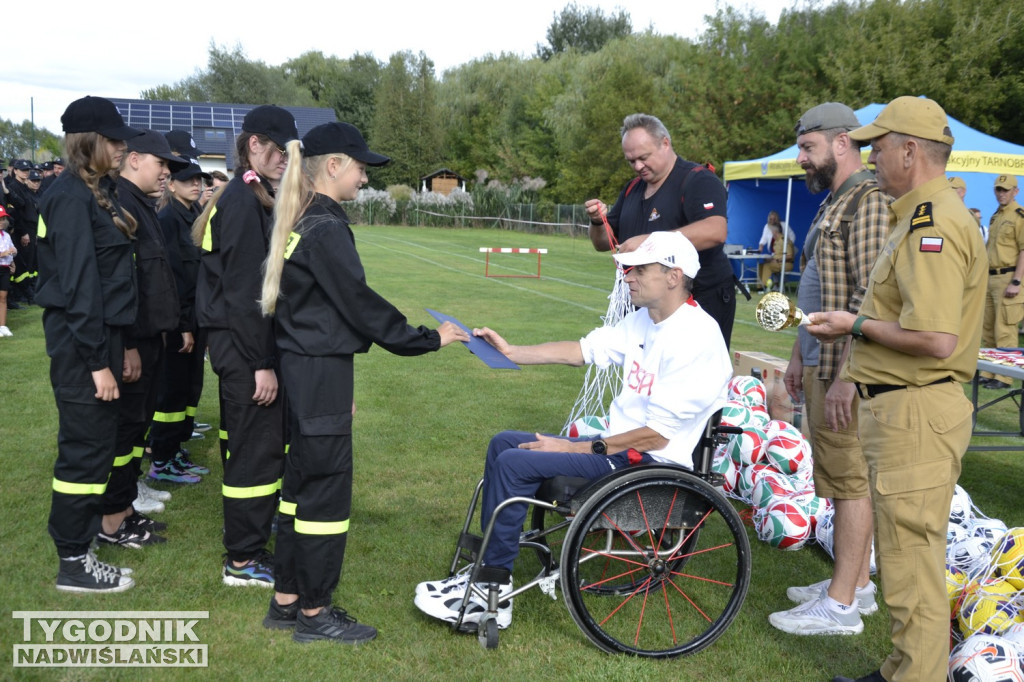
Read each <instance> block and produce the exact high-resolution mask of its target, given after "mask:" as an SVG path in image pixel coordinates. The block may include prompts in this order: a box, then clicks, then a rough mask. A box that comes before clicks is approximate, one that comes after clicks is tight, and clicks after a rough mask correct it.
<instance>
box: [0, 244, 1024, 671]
mask: <svg viewBox="0 0 1024 682" xmlns="http://www.w3.org/2000/svg"><path fill="white" fill-rule="evenodd" d="M356 238H357V241H358V245H359V249H360V254H361V256H362V258H363V262H364V264H365V266H366V270H367V276H368V279H369V281H370V284H371V285H372V286H374V287H375V288H376V289H377V290H378V291H379V292H380V293H382V294H383V295H384V296H386V297H387V298H388V299H389V300H391V301H392V302H393V303H394V304H396V305H397V306H398V307H399V308H401V309H402V310H403V311H405V312H406V314H407V315H408V317H409V319H410V321H411V322H412V323H413V324H426V325H430V326H433V325H434V324H435V323H434V321H433V319H432V318H431V317H430V316H429V315H428V314H427V313H426V312H425V311H424V308H433V309H436V310H439V311H441V312H444V313H447V314H449V315H453V316H455V317H457V318H458V319H459V320H461V321H462V322H464V323H465V324H467V325H469V326H471V327H472V326H483V325H487V326H490V327H493V328H495V329H497V330H498V331H499V332H501V333H503V334H504V335H505V336H506V337H507V338H508V339H509V340H510V341H511V342H512V343H533V342H540V341H546V340H554V339H574V338H578V337H580V336H582V335H583V334H585V333H586V332H588V331H589V330H590V329H591V328H593V327H594V326H596V325H599V324H600V323H601V320H600V317H601V315H602V314H603V313H604V312H605V309H606V307H607V298H606V297H607V292H608V290H609V287H610V284H611V280H612V274H613V271H612V265H611V261H610V258H609V256H608V255H607V254H597V253H595V252H594V251H593V250H592V249H591V247H590V244H589V241H587V240H585V239H576V240H573V239H570V238H568V237H561V236H540V235H523V234H518V233H513V232H504V231H495V230H486V231H484V230H444V229H435V228H399V227H387V228H357V229H356ZM481 246H487V247H504V246H507V247H533V248H547V249H548V254H547V255H545V256H543V263H542V274H543V276H542V278H540V279H533V278H494V277H491V278H484V276H483V274H484V254H481V253H479V252H478V248H479V247H481ZM535 271H536V259H535V257H534V256H529V255H515V256H510V255H497V256H492V258H491V273H492V274H494V273H496V272H497V273H506V274H533V273H535ZM753 308H754V303H753V302H746V301H744V300H742V299H741V301H740V306H739V311H738V313H737V323H736V329H735V332H734V336H733V344H732V347H733V349H734V350H759V351H763V352H768V353H771V354H774V355H777V356H780V357H788V351H789V348H790V345H791V344H792V341H793V332H791V331H785V332H781V333H777V334H771V333H768V332H764V331H762V330H760V328H758V327H757V326H756V325H755V324H754V322H753V319H754V316H753ZM40 312H41V311H40V310H39V309H38V308H29V309H26V310H21V311H13V312H12V313H11V315H10V318H9V323H8V324H9V326H10V328H11V329H12V330H13V331H14V333H15V336H14V337H13V338H11V339H3V340H2V341H0V350H2V351H3V359H2V361H0V362H2V364H0V367H2V368H3V377H4V383H5V387H6V397H7V400H5V401H4V410H3V418H2V424H3V428H2V437H0V456H2V460H0V461H2V474H0V476H2V490H3V495H2V496H0V511H2V518H3V519H4V522H3V524H2V526H0V542H2V548H3V549H2V551H0V576H3V578H4V580H3V583H2V585H3V587H2V588H0V604H2V608H3V610H4V612H3V614H2V617H0V642H2V647H0V678H3V679H9V678H18V679H68V680H78V679H95V680H106V679H132V680H135V679H140V678H141V679H148V678H151V677H152V678H158V677H159V678H173V679H177V678H184V677H185V676H186V674H193V673H185V672H183V671H182V670H170V669H151V670H146V669H143V670H141V671H140V670H125V669H117V670H115V669H92V670H89V669H84V668H83V669H55V670H49V671H48V670H39V669H34V670H33V669H28V670H26V669H13V668H12V667H11V664H12V647H13V644H15V643H18V642H21V641H22V638H21V629H20V621H15V620H14V619H13V618H12V617H11V612H12V611H16V610H21V611H29V610H32V611H39V610H136V611H140V610H146V611H181V610H206V611H209V613H210V618H209V620H208V621H205V622H203V623H200V625H199V626H198V627H197V629H196V632H197V634H199V636H200V638H201V640H202V642H203V643H205V644H208V645H209V660H210V667H209V668H208V669H205V670H199V671H198V674H199V675H200V676H205V677H206V678H209V679H245V678H249V679H282V680H283V679H336V678H339V677H340V679H352V680H385V679H386V680H391V679H397V680H435V679H436V680H464V679H465V680H495V679H510V678H512V677H515V678H516V679H521V680H529V679H548V678H550V679H610V680H633V679H636V680H640V679H664V678H666V677H667V676H671V677H672V678H678V679H713V680H787V681H799V680H809V681H810V680H824V679H830V678H831V676H832V675H834V674H838V673H842V674H848V675H851V674H852V675H854V676H856V675H861V674H864V673H867V672H868V671H870V670H873V669H875V668H876V667H877V666H878V664H879V663H880V662H881V660H882V659H883V657H884V656H885V655H886V653H887V652H888V650H889V645H888V636H887V631H888V622H887V614H886V611H885V609H884V607H883V608H882V610H881V611H880V613H879V614H878V615H875V616H871V617H869V618H867V619H866V623H865V625H866V628H865V632H864V634H863V635H861V636H858V637H847V638H825V637H815V638H799V637H795V636H789V635H784V634H782V633H780V632H777V631H776V630H774V629H773V628H771V626H769V625H768V623H767V616H768V614H769V613H770V612H772V611H775V610H779V609H782V608H788V606H789V603H788V601H787V599H786V597H785V588H786V587H787V586H788V585H790V584H793V583H807V582H812V581H816V580H819V579H821V578H823V577H825V576H827V575H828V574H829V565H830V564H829V560H828V557H827V555H825V554H824V553H823V552H821V551H820V550H818V549H817V548H814V547H810V548H806V549H803V550H801V551H797V552H781V551H778V550H773V549H770V548H769V547H768V546H767V545H765V544H763V543H761V542H759V541H758V540H757V539H756V535H755V534H754V533H753V532H752V531H750V532H749V535H750V538H751V545H752V551H753V572H752V582H751V588H750V592H749V595H748V597H747V601H746V604H745V605H744V608H743V610H742V611H741V613H740V615H739V616H738V618H737V619H736V621H735V622H734V624H733V626H732V627H731V628H730V630H729V631H728V632H727V633H726V634H725V635H724V636H723V637H722V638H721V639H720V640H719V641H718V642H717V643H716V644H714V645H713V646H712V647H710V648H709V649H707V650H705V651H704V652H701V653H699V654H697V655H695V656H692V657H689V658H681V659H675V660H671V661H651V660H642V659H634V658H627V657H622V656H613V655H608V654H604V653H601V652H600V651H599V650H598V649H597V648H596V647H594V646H593V645H591V644H590V643H589V641H588V640H587V639H586V638H585V637H584V635H583V634H582V633H581V632H580V631H579V630H578V629H577V627H576V625H575V624H574V622H573V621H572V619H571V618H570V616H569V614H568V612H567V610H566V608H565V605H564V603H562V600H561V595H559V601H558V602H552V601H551V600H550V599H549V598H547V597H546V596H544V595H543V594H542V593H540V592H539V591H537V590H534V591H532V592H529V593H526V594H524V595H523V596H522V597H521V598H517V600H516V607H515V617H514V619H513V626H512V627H511V628H510V629H508V630H506V631H503V632H502V634H501V640H500V645H499V647H498V649H497V650H494V651H486V650H484V649H482V648H481V647H480V646H479V645H478V644H477V641H476V638H475V637H471V636H465V635H455V634H453V633H451V632H450V631H449V630H448V628H447V627H446V626H444V625H442V624H440V623H439V622H437V621H432V620H430V619H429V618H427V617H425V616H423V615H422V614H420V612H419V611H418V610H417V609H416V608H415V607H414V606H413V603H412V596H413V587H414V585H415V584H416V583H417V582H419V581H421V580H426V579H432V578H437V577H441V576H442V575H443V574H444V573H445V571H446V570H447V564H448V561H449V559H450V556H451V551H452V547H453V542H454V539H455V534H456V533H457V531H458V526H459V524H460V523H461V519H462V516H463V515H464V513H465V507H466V504H467V502H468V500H469V495H470V493H471V490H472V487H473V485H474V484H475V483H476V481H477V480H478V478H479V476H480V472H481V467H482V459H483V454H484V449H485V447H486V444H487V441H488V439H489V437H490V436H491V434H492V433H494V432H495V431H498V430H501V429H504V428H522V429H530V430H547V431H557V430H559V429H560V428H561V426H562V424H563V422H564V420H565V416H566V412H567V411H568V410H569V408H570V407H571V406H572V403H573V401H574V400H575V398H576V394H577V392H578V390H579V387H580V381H581V379H582V376H583V371H582V370H580V369H575V368H568V367H529V368H525V369H523V370H522V371H508V370H492V369H489V368H487V367H486V366H485V365H484V364H483V363H481V362H480V361H479V360H477V359H476V358H475V357H473V356H472V355H471V354H469V353H468V352H467V351H466V350H465V349H463V348H462V347H461V346H460V345H456V346H455V347H450V348H445V349H443V350H442V351H441V352H439V353H436V354H431V355H429V356H425V357H420V358H399V357H396V356H393V355H390V354H388V353H387V352H385V351H382V350H381V349H379V348H374V349H373V350H372V351H371V352H370V353H369V354H367V355H365V356H362V357H359V358H358V359H357V362H356V364H357V370H356V403H357V407H358V412H357V414H356V419H355V426H354V430H355V435H354V438H355V446H354V447H355V457H356V478H355V499H354V505H353V511H352V523H351V529H350V536H349V543H348V553H347V557H346V562H345V570H344V573H343V575H342V579H341V583H340V586H339V589H338V591H337V593H336V594H335V602H336V603H337V604H338V605H341V606H343V607H344V608H346V609H348V610H349V611H350V612H351V613H353V614H354V615H356V616H357V617H358V618H359V619H360V620H362V621H364V622H367V623H370V624H372V625H375V626H376V627H377V628H378V629H379V630H380V636H379V637H378V639H377V640H376V641H374V642H372V643H370V644H368V645H365V646H361V647H359V648H350V647H345V646H338V645H331V644H326V643H323V644H315V645H308V646H300V645H297V644H294V643H292V641H291V639H290V634H289V633H285V632H278V631H269V630H265V629H263V628H262V627H261V625H260V620H261V619H262V617H263V615H264V613H265V611H266V606H267V601H268V599H269V597H270V592H269V591H268V590H259V589H256V588H252V589H241V588H229V587H225V586H223V585H222V584H221V581H220V563H221V553H222V551H223V550H222V546H221V543H220V529H221V509H220V495H219V492H220V491H219V484H218V482H217V481H218V472H219V468H220V465H219V462H218V458H217V444H216V441H215V438H214V436H213V434H214V433H216V430H214V431H212V432H211V433H210V434H208V436H207V438H206V439H204V440H202V441H193V442H192V443H191V445H190V447H191V448H192V453H193V458H194V459H196V460H197V461H199V462H202V463H205V464H207V465H209V466H210V467H211V468H212V469H213V471H214V473H212V474H211V475H210V476H208V477H207V480H204V481H203V482H202V483H200V484H198V485H195V486H191V487H170V488H168V489H170V490H172V491H173V493H174V499H173V500H172V501H171V502H170V503H169V505H168V510H167V511H166V512H165V513H163V514H161V515H160V516H159V518H160V519H161V520H164V521H166V522H167V523H168V524H170V528H169V529H168V531H167V532H166V536H167V538H168V543H167V544H166V545H162V546H158V547H154V548H150V549H146V550H143V551H131V550H116V549H111V548H102V549H101V550H100V557H101V558H102V559H104V560H107V561H113V562H115V563H118V564H121V565H126V566H132V567H133V568H134V569H135V573H136V576H135V577H136V582H137V586H136V587H135V588H134V589H132V590H130V591H128V592H126V593H124V594H120V595H106V596H104V595H96V596H88V595H86V596H77V595H67V594H62V593H58V592H57V591H56V590H55V589H54V586H53V583H54V577H55V574H56V564H57V560H56V553H55V552H54V549H53V544H52V542H51V541H50V538H49V536H48V535H47V532H46V519H47V514H48V510H49V497H50V487H49V486H50V479H51V476H52V464H53V459H54V453H55V444H56V424H57V417H56V411H55V408H54V404H53V399H52V396H51V393H50V387H49V379H48V376H47V367H48V365H47V359H46V355H45V349H44V340H43V333H42V326H41V322H40V318H41V314H40ZM207 380H208V383H207V390H206V391H205V394H204V397H203V401H202V404H201V406H200V411H199V415H200V418H201V419H202V420H204V421H209V422H213V423H214V424H215V425H216V420H217V401H216V378H215V377H214V376H213V374H212V372H210V373H208V375H207ZM989 394H990V392H986V393H985V395H986V396H987V395H989ZM992 412H993V414H991V415H986V418H985V423H984V426H985V428H1009V427H1012V425H1013V424H1015V423H1016V417H1015V414H1014V412H1013V407H1012V406H1011V405H1009V404H1008V403H1004V404H1002V405H1000V406H999V407H998V408H995V409H994V410H993V411H992ZM1018 440H1019V439H1018ZM1022 467H1024V458H1022V457H1021V455H1020V454H1017V453H985V454H979V453H969V454H968V455H967V456H966V457H965V465H964V473H963V477H962V481H961V482H962V484H963V485H964V487H965V488H966V489H967V490H968V491H969V492H970V493H971V494H972V495H973V497H974V501H975V503H976V504H977V505H978V506H979V507H980V508H981V509H982V510H983V511H984V512H986V513H987V514H988V515H990V516H997V517H1000V518H1002V519H1003V520H1004V521H1005V522H1006V523H1007V524H1008V525H1010V526H1015V525H1024V518H1022V516H1024V513H1022V511H1021V509H1020V506H1019V494H1018V490H1019V488H1020V485H1021V482H1022V481H1024V473H1022V471H1021V469H1022ZM748 530H749V529H748ZM523 563H524V567H523V571H522V576H520V577H525V576H526V575H527V570H526V569H528V568H530V567H532V565H531V566H527V565H525V564H527V563H528V561H524V562H523ZM35 641H38V640H35Z"/></svg>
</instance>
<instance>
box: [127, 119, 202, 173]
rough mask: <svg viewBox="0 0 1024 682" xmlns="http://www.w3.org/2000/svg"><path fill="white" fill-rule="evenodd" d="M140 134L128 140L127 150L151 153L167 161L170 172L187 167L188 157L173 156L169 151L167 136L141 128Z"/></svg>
mask: <svg viewBox="0 0 1024 682" xmlns="http://www.w3.org/2000/svg"><path fill="white" fill-rule="evenodd" d="M140 132H141V134H139V135H137V136H135V137H133V138H131V139H130V140H128V151H129V152H137V153H139V154H152V155H153V156H155V157H157V158H160V159H164V160H165V161H167V167H168V168H169V169H170V170H171V172H172V173H176V172H178V171H180V170H184V169H185V168H188V159H183V158H181V157H180V156H175V154H174V152H172V151H171V145H169V144H167V138H165V137H164V136H163V135H161V134H160V133H158V132H157V131H155V130H148V129H147V130H143V131H140Z"/></svg>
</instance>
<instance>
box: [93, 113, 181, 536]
mask: <svg viewBox="0 0 1024 682" xmlns="http://www.w3.org/2000/svg"><path fill="white" fill-rule="evenodd" d="M185 165H186V162H185V161H184V159H181V158H180V157H177V156H175V155H174V154H172V153H171V148H170V147H169V146H168V144H167V140H165V139H164V137H163V135H161V134H160V133H158V132H155V131H153V130H145V131H143V133H142V135H139V136H137V137H133V138H132V139H130V140H128V151H127V153H126V154H125V157H124V162H123V163H122V165H121V173H120V175H119V176H118V179H117V198H118V200H119V201H120V203H121V207H122V208H123V209H124V210H125V211H127V212H128V213H130V214H131V215H132V217H134V218H135V221H136V223H137V227H136V230H135V240H134V241H133V243H132V246H133V247H134V251H135V259H134V260H135V271H136V277H137V281H138V286H139V296H138V313H137V314H136V317H135V323H134V324H133V325H131V326H130V327H128V328H127V329H126V330H125V335H124V349H125V350H124V354H125V363H124V364H125V368H126V369H125V374H124V376H123V377H122V379H123V381H124V384H123V386H122V388H121V400H120V403H119V405H120V415H119V419H118V427H117V444H116V446H115V449H114V468H113V471H112V472H111V474H110V480H109V481H108V482H107V489H106V491H105V492H104V494H103V525H102V530H101V531H100V534H99V536H98V538H99V540H100V542H105V543H108V544H112V545H118V546H121V547H129V548H132V549H138V548H139V547H142V546H144V545H150V544H155V543H160V542H163V541H164V539H163V538H162V537H160V536H159V535H156V534H154V533H153V532H152V531H153V530H154V528H153V524H152V522H149V520H148V519H146V517H145V516H143V515H142V514H139V513H137V512H135V511H134V509H133V508H132V502H134V500H135V497H136V495H137V493H138V487H137V484H136V481H137V480H138V478H139V472H140V464H141V458H142V454H143V451H144V449H145V444H146V441H145V436H146V431H147V429H148V428H149V424H150V422H151V421H152V419H153V409H154V404H155V400H156V381H155V379H156V374H157V368H158V367H159V366H160V361H161V358H162V356H163V352H164V344H163V333H164V332H166V331H169V330H171V329H174V327H175V325H176V324H177V321H178V294H177V288H176V286H175V284H174V273H173V272H172V271H171V266H170V264H169V263H168V262H167V249H166V248H165V246H164V239H163V232H162V230H161V229H160V222H159V221H158V220H157V217H156V207H155V203H154V201H153V200H152V199H151V198H150V197H149V195H150V194H151V193H152V192H154V191H156V190H158V189H159V188H160V185H161V183H162V182H164V181H165V180H166V179H167V177H168V176H169V175H170V173H171V170H172V169H173V170H180V169H181V168H184V167H185Z"/></svg>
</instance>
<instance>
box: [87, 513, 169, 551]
mask: <svg viewBox="0 0 1024 682" xmlns="http://www.w3.org/2000/svg"><path fill="white" fill-rule="evenodd" d="M129 518H130V517H129ZM96 539H98V540H99V541H100V542H105V543H107V544H108V545H117V546H118V547H127V548H129V549H142V548H143V547H144V546H146V545H159V544H163V543H165V542H167V540H166V539H165V538H162V537H160V536H159V535H157V534H155V533H151V532H150V531H148V530H145V529H144V528H140V527H139V526H136V525H133V524H130V523H128V519H125V520H124V521H122V522H121V527H120V528H118V529H117V531H116V532H114V533H112V534H110V535H107V534H106V533H104V532H103V531H100V532H99V534H98V535H97V536H96Z"/></svg>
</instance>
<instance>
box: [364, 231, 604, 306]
mask: <svg viewBox="0 0 1024 682" xmlns="http://www.w3.org/2000/svg"><path fill="white" fill-rule="evenodd" d="M373 238H375V239H382V240H384V239H386V240H388V241H392V242H398V243H399V244H402V245H404V246H415V247H417V248H420V249H423V250H424V251H431V252H433V253H443V254H445V255H446V256H452V257H454V258H461V259H463V260H468V261H471V262H473V263H478V264H480V265H483V263H484V260H483V259H482V258H477V257H474V256H467V255H465V254H462V253H459V252H455V251H445V250H442V249H436V248H432V247H429V246H425V245H424V244H419V243H417V242H410V241H407V240H404V239H397V238H395V237H388V236H386V235H378V234H375V235H373ZM359 241H360V242H361V243H362V242H364V241H366V242H368V243H369V244H370V245H371V246H377V247H380V248H385V247H384V246H382V245H381V244H380V243H374V242H373V239H369V240H364V239H363V236H362V234H360V237H359ZM545 265H546V266H547V269H548V270H551V269H555V270H559V269H561V270H567V269H568V268H565V267H564V266H559V265H557V264H547V263H546V264H545ZM502 267H505V268H507V269H508V270H511V271H512V272H519V273H524V274H532V273H533V272H534V271H533V270H519V269H516V268H512V267H509V266H502ZM568 270H569V271H570V272H578V271H575V270H571V269H568ZM588 274H589V273H588ZM488 279H490V278H488ZM543 279H544V280H546V281H549V282H558V283H559V284H566V285H568V286H573V287H579V288H581V289H590V290H591V291H601V292H605V291H607V290H606V289H603V288H601V287H595V286H593V285H591V284H583V283H581V282H574V281H572V280H569V279H561V278H559V277H551V276H549V275H545V276H544V277H543Z"/></svg>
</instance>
